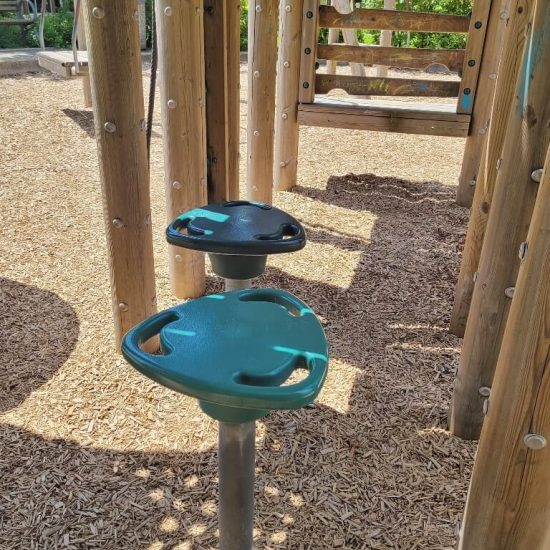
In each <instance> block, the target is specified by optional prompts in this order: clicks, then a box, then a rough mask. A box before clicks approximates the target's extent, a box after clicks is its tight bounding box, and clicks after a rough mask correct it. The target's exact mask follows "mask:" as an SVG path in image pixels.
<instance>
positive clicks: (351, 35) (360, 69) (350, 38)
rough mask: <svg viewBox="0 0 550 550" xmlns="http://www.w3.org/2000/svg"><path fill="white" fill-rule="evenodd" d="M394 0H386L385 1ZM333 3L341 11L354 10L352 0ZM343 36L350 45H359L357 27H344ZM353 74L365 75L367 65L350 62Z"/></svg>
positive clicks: (340, 0) (334, 0)
mask: <svg viewBox="0 0 550 550" xmlns="http://www.w3.org/2000/svg"><path fill="white" fill-rule="evenodd" d="M387 1H390V2H392V1H393V0H385V2H387ZM332 5H333V6H334V7H335V8H336V9H337V10H338V11H339V12H340V13H350V12H352V11H353V6H352V4H351V2H350V0H332ZM342 37H343V39H344V43H345V44H347V45H348V46H359V40H358V39H357V30H356V29H342ZM350 69H351V74H352V75H353V76H365V67H364V66H363V64H362V63H350Z"/></svg>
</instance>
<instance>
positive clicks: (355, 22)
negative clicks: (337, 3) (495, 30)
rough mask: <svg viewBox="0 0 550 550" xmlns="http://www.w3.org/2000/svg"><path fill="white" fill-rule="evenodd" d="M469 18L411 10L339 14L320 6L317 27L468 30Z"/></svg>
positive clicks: (431, 30)
mask: <svg viewBox="0 0 550 550" xmlns="http://www.w3.org/2000/svg"><path fill="white" fill-rule="evenodd" d="M469 25H470V19H469V17H467V16H464V15H440V14H435V13H421V12H413V11H395V12H390V13H388V12H387V11H385V10H371V9H356V10H354V11H353V12H351V13H348V14H342V13H339V12H338V10H336V9H335V8H333V7H330V6H321V7H320V8H319V26H320V27H336V28H340V29H371V30H391V31H416V32H458V33H467V32H468V28H469Z"/></svg>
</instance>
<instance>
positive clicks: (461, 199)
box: [456, 0, 501, 207]
mask: <svg viewBox="0 0 550 550" xmlns="http://www.w3.org/2000/svg"><path fill="white" fill-rule="evenodd" d="M500 1H501V0H486V1H484V2H482V1H477V2H474V6H473V9H472V16H471V18H470V28H469V30H468V41H467V43H466V55H465V58H464V59H465V61H464V66H463V69H462V78H461V80H460V90H459V93H458V101H457V105H456V112H457V113H467V114H468V113H472V112H473V110H474V104H475V101H476V97H477V94H478V91H479V90H478V88H479V82H483V81H480V78H479V76H480V68H481V67H482V66H484V65H485V61H484V58H483V55H484V53H483V52H484V51H485V47H488V48H490V47H491V46H490V45H489V44H488V41H487V40H486V38H487V31H488V29H489V20H490V18H491V10H492V8H493V5H494V4H498V3H499V2H500ZM495 13H496V12H494V11H493V15H495ZM493 38H494V39H495V41H498V36H494V37H493ZM486 44H487V46H486ZM482 88H483V86H482ZM481 93H482V95H485V91H483V90H482V91H481ZM485 101H486V99H485V98H483V101H482V103H484V102H485ZM485 115H486V116H488V113H485ZM470 132H472V126H471V127H470ZM473 196H474V187H473V186H472V185H471V181H465V180H463V179H459V182H458V189H457V193H456V202H457V203H458V204H459V205H461V206H468V207H470V206H471V205H472V199H473Z"/></svg>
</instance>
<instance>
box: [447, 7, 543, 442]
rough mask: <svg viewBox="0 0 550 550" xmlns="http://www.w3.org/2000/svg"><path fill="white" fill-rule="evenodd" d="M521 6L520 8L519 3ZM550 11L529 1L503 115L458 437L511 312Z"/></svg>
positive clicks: (459, 400)
mask: <svg viewBox="0 0 550 550" xmlns="http://www.w3.org/2000/svg"><path fill="white" fill-rule="evenodd" d="M521 6H522V9H524V8H525V7H526V2H525V1H524V2H522V3H521ZM549 6H550V5H549V4H548V2H546V1H545V2H536V5H535V14H534V17H533V19H532V25H527V31H528V33H529V36H528V44H526V47H525V48H524V52H523V55H522V58H523V61H522V63H521V67H522V68H521V70H520V72H519V76H518V79H517V84H516V87H515V94H514V97H513V100H512V103H511V108H510V110H509V111H508V116H509V118H508V124H507V128H506V137H505V140H504V144H503V150H502V157H501V158H502V161H501V163H500V169H499V171H498V176H497V181H496V185H495V190H494V196H493V203H492V206H491V210H490V213H489V218H488V220H487V228H486V231H485V239H484V242H483V247H482V251H481V257H480V261H479V267H478V276H477V280H476V284H475V287H474V292H473V295H472V303H471V306H470V314H469V317H468V323H467V325H466V332H465V334H464V344H463V346H462V354H461V357H460V364H459V368H458V375H457V380H456V383H455V388H454V393H453V403H452V409H451V422H450V425H451V430H452V432H453V433H454V434H455V435H458V436H459V437H462V438H465V439H475V438H477V437H479V433H480V431H481V426H482V424H483V411H482V407H483V398H482V396H481V395H480V394H479V388H480V387H481V386H487V387H491V385H492V381H493V375H494V372H495V367H496V363H497V358H498V353H499V350H500V346H501V342H502V336H503V333H504V329H505V326H506V319H507V317H508V311H509V308H510V299H509V298H507V297H506V295H505V289H507V288H509V287H514V286H515V283H516V278H517V273H518V269H519V263H520V261H519V258H518V250H519V246H520V244H521V242H522V241H524V240H525V237H526V235H527V230H528V227H529V223H530V220H531V215H532V212H533V206H534V202H535V197H536V193H537V185H536V184H535V183H534V182H533V181H532V180H531V173H532V171H533V169H534V168H537V167H538V168H540V167H542V164H543V162H544V157H545V155H546V151H547V148H548V143H549V141H550V103H549V102H548V97H549V95H550V79H549V78H548V75H547V72H546V69H545V68H546V67H548V66H550V37H549V35H548V32H549V29H550V8H549ZM518 54H520V55H521V52H518ZM510 61H512V60H510Z"/></svg>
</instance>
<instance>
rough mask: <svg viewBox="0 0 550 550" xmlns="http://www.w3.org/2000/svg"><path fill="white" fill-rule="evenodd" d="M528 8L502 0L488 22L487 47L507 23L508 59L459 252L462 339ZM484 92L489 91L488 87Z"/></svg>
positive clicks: (466, 162)
mask: <svg viewBox="0 0 550 550" xmlns="http://www.w3.org/2000/svg"><path fill="white" fill-rule="evenodd" d="M520 5H521V6H522V9H521V12H518V7H519V6H520ZM531 6H532V4H528V5H525V4H524V2H523V1H522V0H520V1H518V0H511V1H509V0H504V1H503V3H502V6H501V8H502V10H503V11H502V12H501V13H503V14H504V15H506V14H507V13H510V17H509V18H507V17H504V18H502V19H501V17H500V16H499V23H497V27H495V26H494V25H493V23H494V19H493V11H492V14H491V18H490V21H489V33H490V35H489V36H488V37H487V43H488V44H489V47H490V44H491V42H490V40H491V36H493V30H494V29H495V28H500V27H501V23H500V22H504V24H505V25H504V29H502V32H503V34H504V39H503V40H504V45H503V50H502V59H503V60H506V62H503V63H502V64H499V66H498V77H497V80H496V85H495V92H494V97H493V101H492V106H491V110H490V121H488V122H490V123H489V124H488V127H487V139H486V140H485V144H484V147H483V151H482V157H481V159H480V162H479V169H478V171H477V174H476V175H475V178H476V184H475V187H474V189H475V190H474V196H473V201H472V209H471V213H470V220H469V222H468V232H467V234H466V241H465V243H464V250H463V252H462V262H461V265H460V273H459V276H458V281H457V284H456V287H455V296H454V304H453V310H452V313H451V322H450V325H449V331H450V332H451V333H453V334H456V335H457V336H460V337H463V336H464V331H465V330H466V322H467V320H468V313H469V311H470V303H471V301H472V293H473V291H474V280H473V279H474V273H475V272H476V270H477V267H478V265H479V257H480V255H481V247H482V245H483V239H484V237H485V228H486V226H487V218H488V217H489V212H490V208H491V202H492V200H493V191H494V188H495V182H496V176H497V168H496V166H497V160H498V159H499V158H500V154H501V152H502V144H503V142H504V137H505V135H506V127H507V125H508V113H509V112H510V108H511V104H512V99H513V94H514V88H515V85H516V82H517V77H518V73H519V70H520V65H521V61H522V56H521V54H519V55H518V52H521V51H523V48H524V45H525V36H526V27H527V25H528V24H529V20H530V9H531ZM506 7H507V9H506ZM494 9H495V8H494V7H493V10H494ZM493 52H494V50H493ZM486 59H487V63H488V64H489V66H494V65H493V62H494V57H493V56H492V55H488V57H487V58H486ZM486 74H487V73H486V70H485V64H483V65H482V67H481V75H480V78H485V75H486ZM491 74H494V73H489V75H488V76H489V79H490V78H491ZM486 91H489V90H488V89H487V90H486ZM483 98H485V99H483ZM480 99H481V100H483V101H486V100H488V99H489V98H488V96H487V95H485V96H483V93H482V95H481V97H478V98H477V99H476V102H477V101H479V100H480ZM480 109H481V111H482V114H481V120H480V118H479V117H478V118H477V122H473V123H472V132H475V131H476V128H477V129H478V133H479V129H480V128H483V123H484V120H485V113H486V112H485V110H484V106H481V107H480ZM476 112H478V111H477V108H474V116H475V113H476ZM476 141H479V140H478V138H476V137H474V136H473V135H470V136H468V139H467V141H466V146H465V149H464V159H463V163H462V172H461V180H460V181H461V185H465V184H464V183H462V182H466V183H467V184H469V182H468V181H467V177H468V176H467V174H470V175H471V174H472V173H473V171H474V166H475V162H476V156H477V155H479V152H478V151H476V150H475V148H474V146H475V143H476ZM470 177H474V176H470ZM470 181H471V180H470ZM459 193H460V189H459ZM466 196H467V195H466ZM463 197H464V195H463ZM464 200H465V199H464V198H461V197H457V202H458V203H459V204H461V203H463V202H464Z"/></svg>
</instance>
